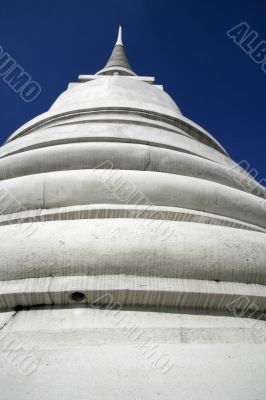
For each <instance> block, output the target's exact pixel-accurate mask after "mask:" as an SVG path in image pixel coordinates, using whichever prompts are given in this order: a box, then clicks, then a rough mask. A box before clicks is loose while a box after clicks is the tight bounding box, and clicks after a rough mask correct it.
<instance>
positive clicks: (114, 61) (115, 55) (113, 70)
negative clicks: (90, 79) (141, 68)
mask: <svg viewBox="0 0 266 400" xmlns="http://www.w3.org/2000/svg"><path fill="white" fill-rule="evenodd" d="M97 74H98V75H114V74H120V75H136V74H135V73H134V72H133V71H132V68H131V66H130V64H129V62H128V59H127V56H126V53H125V50H124V46H123V42H122V26H121V25H119V28H118V35H117V41H116V44H115V47H114V49H113V51H112V54H111V56H110V58H109V60H108V62H107V64H106V66H105V67H104V69H102V70H101V71H99V72H98V73H97Z"/></svg>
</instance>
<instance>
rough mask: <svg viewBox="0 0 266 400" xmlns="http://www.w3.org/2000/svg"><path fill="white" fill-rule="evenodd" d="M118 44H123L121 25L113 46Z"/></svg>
mask: <svg viewBox="0 0 266 400" xmlns="http://www.w3.org/2000/svg"><path fill="white" fill-rule="evenodd" d="M119 44H120V46H123V42H122V26H121V25H119V28H118V35H117V41H116V44H115V45H116V46H117V45H119Z"/></svg>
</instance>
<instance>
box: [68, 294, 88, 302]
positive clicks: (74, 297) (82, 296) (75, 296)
mask: <svg viewBox="0 0 266 400" xmlns="http://www.w3.org/2000/svg"><path fill="white" fill-rule="evenodd" d="M70 299H71V300H72V301H77V302H80V301H83V300H84V299H85V294H84V293H82V292H73V293H71V295H70Z"/></svg>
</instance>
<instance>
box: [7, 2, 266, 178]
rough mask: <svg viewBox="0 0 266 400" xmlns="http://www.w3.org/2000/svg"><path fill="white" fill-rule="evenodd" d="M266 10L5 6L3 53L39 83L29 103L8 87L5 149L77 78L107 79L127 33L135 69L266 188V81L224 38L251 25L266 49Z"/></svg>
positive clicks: (191, 5)
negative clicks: (102, 73)
mask: <svg viewBox="0 0 266 400" xmlns="http://www.w3.org/2000/svg"><path fill="white" fill-rule="evenodd" d="M265 20H266V1H265V0H249V1H248V0H219V1H218V0H216V1H215V0H201V1H199V0H183V1H178V0H177V1H175V0H132V1H129V0H102V1H97V2H96V1H95V0H94V1H91V0H86V1H85V0H75V1H73V0H50V1H49V0H45V1H43V0H38V1H36V0H23V1H21V0H13V1H9V2H7V1H1V5H0V45H1V46H2V47H3V49H4V50H5V51H7V52H9V53H10V55H11V56H12V57H13V58H14V59H15V60H16V61H17V63H18V64H20V65H21V66H22V67H23V68H24V69H25V70H26V71H27V72H28V73H29V74H30V75H31V76H32V79H34V80H36V81H37V82H39V83H40V85H41V87H42V93H41V95H40V96H39V97H38V98H37V99H36V100H35V101H33V102H32V103H25V102H23V101H22V100H21V98H20V97H19V95H17V94H15V93H14V92H13V91H12V90H11V89H10V88H9V87H8V86H7V85H6V84H5V83H4V82H3V81H2V79H1V78H0V101H1V111H2V113H1V114H2V115H1V121H0V140H1V143H2V142H3V141H4V140H5V139H6V138H7V137H8V136H9V135H10V134H11V133H12V132H13V131H14V130H15V129H17V128H18V127H19V126H20V125H22V124H23V123H25V122H26V121H28V120H29V119H31V118H33V117H34V116H36V115H38V114H40V113H42V112H44V111H46V110H47V109H48V108H49V107H50V105H51V104H52V102H53V101H54V100H55V99H56V97H57V96H58V95H59V94H60V93H61V92H62V91H63V90H65V88H66V87H67V84H68V82H70V81H75V80H76V78H77V76H78V75H79V74H91V73H92V74H93V73H95V72H96V71H98V70H99V69H101V68H102V67H103V66H104V64H105V63H106V61H107V58H108V57H109V55H110V52H111V50H112V47H113V45H114V42H115V39H116V32H117V26H118V24H119V23H121V24H123V25H124V45H125V48H126V52H127V55H128V58H129V61H130V63H131V65H132V67H133V69H134V70H135V71H136V72H137V73H138V74H140V75H150V76H155V77H156V79H157V82H158V83H161V84H163V85H164V87H165V90H166V91H167V92H168V93H169V94H170V95H171V96H172V97H173V98H174V100H175V101H176V103H177V104H178V106H179V107H180V108H181V111H182V112H183V114H184V115H185V116H187V117H188V118H190V119H192V120H193V121H195V122H197V123H199V124H200V125H202V126H203V127H204V128H205V129H207V130H208V131H209V132H210V133H212V134H213V135H214V136H215V137H216V138H217V139H218V140H219V141H220V142H221V143H222V145H224V147H225V148H226V149H227V150H228V152H229V154H230V155H231V156H232V158H234V159H235V160H236V161H241V160H243V159H245V160H247V161H248V162H249V163H250V165H251V167H252V168H256V169H257V170H258V172H259V177H258V180H261V179H264V178H266V165H265V162H264V161H265V120H266V114H265V94H266V74H265V73H263V72H262V70H261V67H260V65H258V64H255V63H254V62H253V61H252V60H251V59H250V58H249V56H248V55H247V54H245V53H244V52H243V51H242V50H241V49H240V48H239V47H238V46H236V45H235V44H234V43H233V41H232V40H230V39H229V38H228V36H227V35H226V31H227V30H228V29H230V28H232V27H233V26H235V25H237V24H238V23H240V22H242V21H246V22H247V23H248V24H249V25H250V26H251V27H252V29H254V30H255V31H257V32H258V34H259V37H260V39H261V40H263V39H264V40H266V23H265Z"/></svg>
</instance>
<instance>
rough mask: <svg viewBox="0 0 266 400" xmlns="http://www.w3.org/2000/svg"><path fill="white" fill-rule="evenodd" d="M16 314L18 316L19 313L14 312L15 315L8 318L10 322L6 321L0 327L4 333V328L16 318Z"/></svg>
mask: <svg viewBox="0 0 266 400" xmlns="http://www.w3.org/2000/svg"><path fill="white" fill-rule="evenodd" d="M16 314H17V311H13V314H12V315H11V316H10V318H8V320H7V321H5V322H4V323H3V325H2V326H0V331H2V330H3V329H4V327H5V326H7V325H8V324H9V323H10V321H11V320H13V319H14V318H15V316H16Z"/></svg>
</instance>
